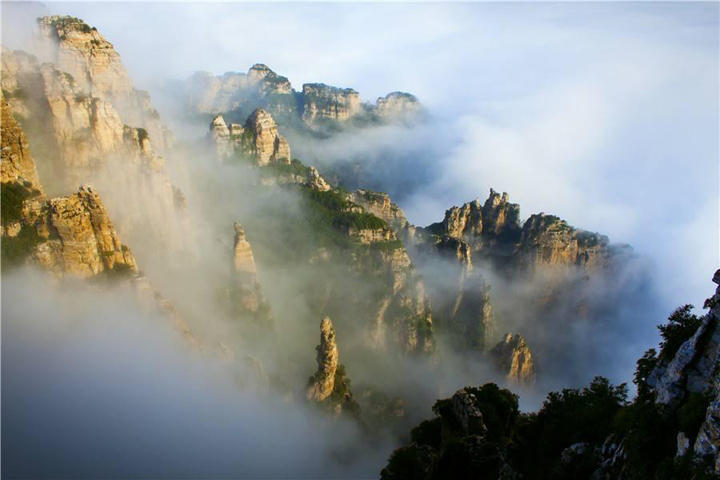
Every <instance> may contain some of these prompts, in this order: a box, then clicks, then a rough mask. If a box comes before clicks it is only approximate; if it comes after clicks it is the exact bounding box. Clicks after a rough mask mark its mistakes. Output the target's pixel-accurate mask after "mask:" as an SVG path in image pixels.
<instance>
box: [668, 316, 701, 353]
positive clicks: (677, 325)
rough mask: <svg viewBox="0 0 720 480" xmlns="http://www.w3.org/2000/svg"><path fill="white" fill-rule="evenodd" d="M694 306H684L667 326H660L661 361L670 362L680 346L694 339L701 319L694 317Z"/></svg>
mask: <svg viewBox="0 0 720 480" xmlns="http://www.w3.org/2000/svg"><path fill="white" fill-rule="evenodd" d="M692 309H693V306H692V305H683V306H682V307H679V308H677V309H676V310H675V311H674V312H673V313H672V315H670V317H668V322H667V323H666V324H665V325H659V326H658V330H660V335H661V336H662V340H661V341H660V355H659V358H660V360H670V359H671V358H672V357H674V356H675V354H676V353H677V351H678V349H679V348H680V346H681V345H682V344H683V343H685V341H686V340H688V339H689V338H690V337H692V336H693V335H694V334H695V332H696V331H697V329H698V327H699V326H700V319H699V318H698V317H697V315H693V314H692V313H690V312H691V310H692Z"/></svg>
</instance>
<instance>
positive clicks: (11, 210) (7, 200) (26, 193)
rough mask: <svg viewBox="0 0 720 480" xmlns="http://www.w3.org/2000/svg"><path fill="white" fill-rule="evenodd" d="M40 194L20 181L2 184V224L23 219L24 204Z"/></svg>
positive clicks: (0, 210) (0, 195)
mask: <svg viewBox="0 0 720 480" xmlns="http://www.w3.org/2000/svg"><path fill="white" fill-rule="evenodd" d="M38 195H40V192H39V191H37V190H35V189H32V190H31V189H30V188H28V187H26V186H25V185H23V184H21V183H19V182H7V183H3V184H2V185H1V186H0V216H1V217H2V224H3V225H7V224H9V223H13V222H18V221H20V220H21V219H22V205H23V202H24V201H25V200H28V199H30V198H33V197H36V196H38Z"/></svg>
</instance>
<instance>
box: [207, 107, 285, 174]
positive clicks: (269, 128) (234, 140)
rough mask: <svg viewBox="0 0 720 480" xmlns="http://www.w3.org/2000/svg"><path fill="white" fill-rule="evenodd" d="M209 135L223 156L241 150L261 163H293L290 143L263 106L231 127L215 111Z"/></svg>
mask: <svg viewBox="0 0 720 480" xmlns="http://www.w3.org/2000/svg"><path fill="white" fill-rule="evenodd" d="M209 138H210V141H211V142H212V144H213V145H214V148H215V150H216V152H217V154H218V156H219V157H220V159H224V158H229V157H231V156H232V155H234V154H236V153H238V154H241V155H243V156H245V157H247V158H248V159H250V160H252V162H253V163H255V164H256V165H258V166H265V165H269V164H271V163H279V164H286V165H289V164H290V163H291V154H290V145H289V144H288V142H287V140H285V137H283V136H282V135H280V133H278V127H277V124H276V123H275V120H274V119H273V117H272V115H270V113H269V112H267V111H266V110H263V109H262V108H258V109H256V110H255V111H254V112H253V113H252V114H250V116H249V117H248V119H247V121H246V122H245V125H242V126H241V125H238V124H234V123H232V124H230V126H229V127H228V125H227V124H226V123H225V119H224V118H223V116H222V115H216V116H215V117H213V119H212V121H211V122H210V131H209Z"/></svg>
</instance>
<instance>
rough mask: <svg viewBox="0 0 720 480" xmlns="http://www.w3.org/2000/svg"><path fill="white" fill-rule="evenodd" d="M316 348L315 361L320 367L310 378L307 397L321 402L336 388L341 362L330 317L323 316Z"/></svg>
mask: <svg viewBox="0 0 720 480" xmlns="http://www.w3.org/2000/svg"><path fill="white" fill-rule="evenodd" d="M315 350H316V351H317V355H316V357H315V361H316V362H317V365H318V368H317V371H316V372H315V374H314V375H313V376H312V377H311V378H310V385H309V386H308V389H307V398H308V400H314V401H316V402H320V401H323V400H325V399H326V398H328V397H329V396H330V394H332V392H333V390H334V388H335V373H336V372H337V367H338V362H339V353H338V348H337V343H336V342H335V329H334V328H333V324H332V321H331V320H330V317H325V318H323V320H322V322H321V323H320V344H319V345H318V346H317V347H315Z"/></svg>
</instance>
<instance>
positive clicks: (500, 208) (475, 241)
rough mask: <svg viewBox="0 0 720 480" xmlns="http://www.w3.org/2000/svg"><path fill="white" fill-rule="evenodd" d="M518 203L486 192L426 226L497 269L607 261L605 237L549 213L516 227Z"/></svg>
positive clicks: (601, 264) (590, 265)
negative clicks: (480, 198) (482, 199)
mask: <svg viewBox="0 0 720 480" xmlns="http://www.w3.org/2000/svg"><path fill="white" fill-rule="evenodd" d="M519 218H520V207H519V205H518V204H516V203H510V201H509V199H508V195H507V193H503V194H502V195H500V194H499V193H497V192H495V191H494V190H492V189H491V190H490V195H489V197H488V198H487V200H486V201H485V203H484V204H483V205H482V207H481V206H480V202H479V201H478V200H475V201H473V202H470V203H466V204H465V205H463V206H462V207H452V208H450V209H449V210H447V211H446V212H445V218H444V219H443V221H442V222H440V223H436V224H433V225H430V226H429V227H427V230H428V231H429V232H431V233H432V234H434V235H436V241H437V240H438V239H442V238H443V237H452V238H455V239H460V240H463V241H464V242H467V243H468V245H470V247H471V250H472V253H473V255H475V256H477V257H479V258H486V259H488V260H490V261H491V262H493V263H494V264H495V265H496V266H500V267H504V268H505V267H517V268H520V269H522V270H524V271H533V270H535V269H536V268H539V267H549V266H559V267H569V266H580V267H583V268H585V269H586V270H592V269H596V268H601V267H604V266H606V265H607V263H608V260H609V257H610V256H611V250H610V248H609V242H608V239H607V237H605V236H603V235H599V234H597V233H591V232H586V231H583V230H577V229H575V228H573V227H570V226H569V225H568V224H567V223H566V222H565V221H563V220H561V219H559V218H558V217H555V216H553V215H545V214H542V213H541V214H535V215H532V216H531V217H530V218H529V219H528V220H527V221H526V222H525V223H524V224H523V225H520V219H519Z"/></svg>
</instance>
